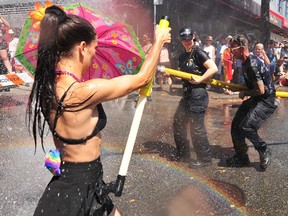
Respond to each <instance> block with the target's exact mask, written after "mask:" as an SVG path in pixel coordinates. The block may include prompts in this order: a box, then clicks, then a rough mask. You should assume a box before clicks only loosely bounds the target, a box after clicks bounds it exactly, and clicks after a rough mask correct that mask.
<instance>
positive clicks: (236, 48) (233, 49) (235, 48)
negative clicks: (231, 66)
mask: <svg viewBox="0 0 288 216" xmlns="http://www.w3.org/2000/svg"><path fill="white" fill-rule="evenodd" d="M241 47H242V46H238V47H231V48H230V50H231V52H234V51H236V50H238V49H240V48H241Z"/></svg>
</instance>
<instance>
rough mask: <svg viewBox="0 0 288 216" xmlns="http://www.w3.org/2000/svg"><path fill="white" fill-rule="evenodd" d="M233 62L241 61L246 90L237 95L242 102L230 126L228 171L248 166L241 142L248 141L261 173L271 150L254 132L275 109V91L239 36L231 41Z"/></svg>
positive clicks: (268, 73)
mask: <svg viewBox="0 0 288 216" xmlns="http://www.w3.org/2000/svg"><path fill="white" fill-rule="evenodd" d="M231 51H232V53H233V55H234V58H236V59H240V60H242V71H243V75H244V79H245V83H246V85H247V87H248V90H246V91H241V92H240V93H239V97H240V98H241V99H244V98H246V97H247V96H248V97H249V99H247V100H244V101H243V103H242V104H241V106H240V107H239V109H238V110H237V112H236V114H235V117H234V119H233V121H232V125H231V136H232V141H233V145H234V149H235V152H236V154H235V155H234V156H233V157H230V158H228V159H227V165H228V166H231V167H243V166H249V164H250V160H249V157H248V155H247V150H248V147H247V144H246V143H245V138H247V139H248V140H250V141H251V142H252V143H253V145H254V148H255V149H256V150H257V151H258V152H259V156H260V167H261V168H262V169H263V170H265V169H266V168H267V167H268V166H269V164H270V162H271V150H270V149H269V148H268V147H267V145H266V143H265V141H263V140H262V139H261V138H260V136H259V134H258V132H257V130H258V129H259V128H260V126H261V125H262V124H263V123H264V122H265V121H266V120H267V119H268V118H269V117H270V116H271V115H272V114H273V113H274V111H275V110H276V108H277V107H278V105H279V101H278V100H277V99H276V96H275V92H276V91H275V87H274V84H273V81H272V77H271V74H270V72H269V70H267V68H266V67H265V65H264V63H263V62H262V61H261V60H259V58H257V56H254V55H253V54H250V53H249V50H248V41H247V39H246V38H245V37H244V36H243V35H236V36H234V37H233V38H232V41H231Z"/></svg>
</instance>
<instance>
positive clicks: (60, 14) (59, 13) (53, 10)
mask: <svg viewBox="0 0 288 216" xmlns="http://www.w3.org/2000/svg"><path fill="white" fill-rule="evenodd" d="M46 13H51V14H55V15H56V16H57V18H58V20H59V22H64V21H65V20H66V18H67V15H66V13H65V12H64V11H63V10H62V9H61V8H59V7H57V6H55V5H53V6H51V7H48V8H46V10H45V14H46Z"/></svg>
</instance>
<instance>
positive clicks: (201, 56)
mask: <svg viewBox="0 0 288 216" xmlns="http://www.w3.org/2000/svg"><path fill="white" fill-rule="evenodd" d="M180 39H181V43H182V45H183V46H184V48H185V52H184V53H183V54H182V55H180V57H179V62H178V63H179V70H181V71H184V72H188V73H192V74H196V75H201V78H199V79H196V78H192V79H191V80H184V79H183V80H182V81H183V90H184V93H183V97H182V98H181V100H180V102H179V105H178V108H177V110H176V113H175V114H174V121H173V130H174V140H175V143H176V147H177V158H176V159H177V160H179V161H184V162H189V165H188V166H189V167H190V168H199V167H203V166H207V165H211V150H210V145H209V141H208V138H207V133H206V128H205V125H204V116H205V111H206V108H207V106H208V93H207V90H206V84H205V83H204V82H205V81H206V80H207V79H209V78H210V77H212V76H213V75H214V74H215V73H216V72H217V66H216V65H215V63H214V62H213V60H211V59H210V58H209V56H208V55H207V53H206V52H205V51H203V50H202V49H201V48H199V47H198V46H196V38H195V37H194V35H193V32H192V30H191V28H183V29H181V30H180ZM189 123H190V131H191V139H192V143H193V147H194V150H195V152H196V155H197V159H196V160H193V159H191V157H190V156H191V155H190V145H189V141H188V139H187V126H188V125H189Z"/></svg>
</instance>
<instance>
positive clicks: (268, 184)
mask: <svg viewBox="0 0 288 216" xmlns="http://www.w3.org/2000/svg"><path fill="white" fill-rule="evenodd" d="M29 90H30V88H29V87H25V86H21V87H19V88H13V89H11V92H0V121H1V128H0V215H1V216H12V215H13V216H29V215H33V212H34V209H35V207H36V205H37V202H38V200H39V198H40V196H41V195H42V193H43V191H44V188H45V186H46V185H47V184H48V182H49V180H50V179H51V177H52V175H51V174H50V172H49V171H48V170H46V168H45V167H44V153H43V151H42V149H41V146H38V147H37V151H36V154H35V155H34V143H33V139H32V137H31V136H30V135H29V133H28V130H27V127H26V126H25V110H26V103H27V97H28V94H29ZM180 94H181V88H180V86H175V87H174V93H173V95H169V93H168V87H166V86H165V88H164V90H159V89H157V88H156V87H155V88H154V91H153V92H152V101H150V102H147V104H146V107H145V111H144V114H143V117H142V121H141V124H140V128H139V132H138V135H137V139H136V143H135V148H134V152H133V155H132V159H131V163H130V166H129V169H128V175H127V178H126V183H125V187H124V191H123V195H122V196H121V197H114V196H111V197H112V198H113V200H114V203H115V204H116V205H117V206H118V208H119V210H120V212H121V213H122V215H123V216H186V215H187V216H191V215H193V216H194V215H201V216H202V215H203V216H207V215H231V216H235V215H236V216H237V215H249V216H250V215H251V216H254V215H255V216H256V215H257V216H258V215H259V216H260V215H261V216H263V215H271V216H284V215H288V209H287V205H288V173H287V170H288V165H287V164H288V159H287V154H288V145H287V144H288V134H287V128H288V118H287V99H281V104H280V106H279V108H278V110H277V111H276V112H275V114H274V115H273V116H272V117H271V118H270V119H269V121H267V122H266V123H265V125H264V126H263V127H262V128H261V129H260V135H261V136H262V137H263V139H264V140H265V141H267V143H268V145H269V146H270V148H271V149H272V163H271V165H270V166H269V167H268V169H267V170H266V172H261V170H260V168H259V156H258V153H257V152H256V151H255V150H254V148H253V147H252V145H251V144H249V146H250V148H249V157H250V160H251V162H252V163H251V166H250V167H246V168H228V167H225V163H223V161H225V158H226V157H227V156H230V155H233V154H234V152H233V148H232V144H231V137H230V123H231V121H232V118H233V116H234V114H235V112H236V110H237V107H238V105H239V104H240V103H241V101H240V100H239V99H237V95H232V96H229V95H224V94H223V93H221V94H220V93H216V92H212V91H209V95H210V103H209V108H208V111H207V115H206V127H207V132H208V136H209V137H208V138H209V141H210V144H211V146H212V151H213V165H212V166H211V167H205V168H202V169H199V170H192V169H189V168H188V167H187V165H186V164H185V163H180V162H175V161H171V160H170V156H171V154H172V153H173V151H174V150H175V144H174V141H173V132H172V119H173V114H174V112H175V108H176V106H177V104H178V101H179V99H180V97H179V95H180ZM135 96H136V93H133V94H130V95H128V96H126V97H124V98H121V99H119V100H114V101H110V102H107V103H104V104H103V106H104V108H105V111H106V113H107V116H108V123H107V126H106V128H105V129H104V131H103V133H102V137H103V142H102V156H101V159H102V162H103V165H104V179H105V181H106V182H110V181H113V180H115V179H116V176H117V174H118V170H119V167H120V163H121V160H122V154H123V151H124V148H125V144H126V141H127V137H128V134H129V130H130V125H131V122H132V118H133V115H134V111H135V102H134V98H135ZM53 148H54V147H53V145H52V139H51V135H50V134H48V135H47V138H46V139H45V150H46V151H49V150H50V149H53Z"/></svg>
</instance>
